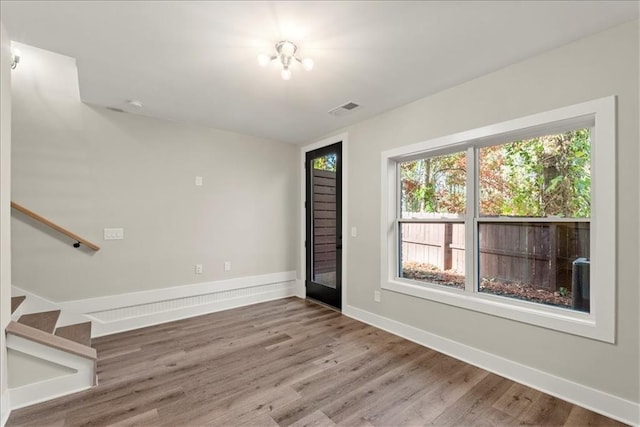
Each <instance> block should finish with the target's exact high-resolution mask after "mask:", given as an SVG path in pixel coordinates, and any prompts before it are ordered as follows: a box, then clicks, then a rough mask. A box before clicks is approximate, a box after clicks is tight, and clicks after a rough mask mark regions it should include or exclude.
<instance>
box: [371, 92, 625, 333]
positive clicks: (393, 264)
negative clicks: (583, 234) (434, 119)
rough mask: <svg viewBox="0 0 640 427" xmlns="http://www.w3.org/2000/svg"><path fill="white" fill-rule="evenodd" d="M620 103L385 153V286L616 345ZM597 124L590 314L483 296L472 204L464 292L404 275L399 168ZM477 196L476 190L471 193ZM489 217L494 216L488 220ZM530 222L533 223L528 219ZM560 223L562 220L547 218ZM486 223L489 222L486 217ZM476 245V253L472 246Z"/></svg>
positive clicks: (602, 102) (471, 175) (470, 175)
mask: <svg viewBox="0 0 640 427" xmlns="http://www.w3.org/2000/svg"><path fill="white" fill-rule="evenodd" d="M615 106H616V98H615V96H609V97H606V98H601V99H596V100H593V101H588V102H584V103H581V104H576V105H571V106H568V107H564V108H559V109H556V110H552V111H547V112H543V113H539V114H534V115H531V116H527V117H522V118H519V119H514V120H509V121H506V122H502V123H498V124H494V125H489V126H485V127H482V128H477V129H473V130H469V131H466V132H461V133H456V134H453V135H447V136H444V137H440V138H435V139H431V140H428V141H424V142H419V143H417V144H412V145H407V146H403V147H399V148H395V149H392V150H388V151H385V152H383V153H382V158H381V171H382V173H381V189H382V194H381V263H380V265H381V271H380V273H381V276H380V277H381V287H382V289H386V290H389V291H394V292H399V293H402V294H406V295H411V296H414V297H419V298H424V299H427V300H431V301H436V302H440V303H444V304H448V305H452V306H455V307H460V308H465V309H469V310H474V311H478V312H481V313H486V314H490V315H494V316H499V317H503V318H507V319H511V320H516V321H520V322H524V323H528V324H532V325H537V326H541V327H545V328H549V329H553V330H557V331H562V332H567V333H570V334H574V335H579V336H583V337H588V338H592V339H596V340H600V341H605V342H609V343H615V339H616V337H615V332H616V331H615V319H616V311H615V297H616V109H615ZM586 127H589V128H591V129H592V132H591V177H592V180H591V219H590V223H591V225H590V261H591V265H590V283H591V286H590V291H591V298H590V312H589V313H584V312H580V311H575V310H571V309H566V308H560V307H554V306H548V305H543V304H539V303H535V302H528V301H522V300H516V299H513V298H508V297H502V296H497V295H492V294H489V293H480V292H477V291H476V288H477V286H476V285H475V283H477V280H478V273H477V269H478V268H477V261H476V260H477V259H478V253H477V251H478V249H477V247H475V246H477V245H476V243H475V242H477V239H476V234H477V230H478V218H479V216H478V215H477V212H476V209H477V203H473V204H474V206H470V205H469V204H467V214H466V216H465V218H463V219H465V220H466V224H467V226H466V230H467V231H466V241H468V242H474V243H472V244H470V245H468V247H469V250H467V251H466V260H467V261H468V262H467V263H466V265H467V267H466V270H467V274H466V277H467V279H466V286H465V289H464V290H460V289H456V288H447V287H444V286H438V285H432V284H428V283H423V282H417V281H414V280H409V279H403V278H400V277H398V271H399V268H398V263H399V248H398V242H399V239H398V232H399V231H398V229H399V227H398V221H397V216H396V215H397V212H398V210H397V209H398V200H399V197H400V194H399V187H400V185H399V176H398V172H397V170H398V166H397V165H398V164H399V163H400V162H404V161H408V160H414V159H419V158H424V157H429V156H437V155H440V154H446V153H452V152H455V151H463V150H473V149H474V148H475V147H483V146H488V145H496V144H501V143H507V142H511V141H515V140H520V139H527V138H533V137H538V136H542V135H549V134H553V133H560V132H564V131H567V130H571V129H579V128H586ZM475 168H476V165H474V164H468V165H467V187H468V192H472V193H473V194H474V196H473V197H472V199H473V200H474V201H475V193H476V192H477V185H478V183H477V180H476V178H475V175H476V174H475ZM468 194H469V193H468ZM488 219H489V218H487V220H488ZM523 221H526V219H523ZM545 221H549V222H552V221H555V218H549V219H545ZM480 222H483V220H482V219H481V220H480ZM471 248H473V249H471Z"/></svg>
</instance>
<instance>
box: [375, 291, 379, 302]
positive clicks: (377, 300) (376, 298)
mask: <svg viewBox="0 0 640 427" xmlns="http://www.w3.org/2000/svg"><path fill="white" fill-rule="evenodd" d="M373 300H374V301H375V302H380V291H373Z"/></svg>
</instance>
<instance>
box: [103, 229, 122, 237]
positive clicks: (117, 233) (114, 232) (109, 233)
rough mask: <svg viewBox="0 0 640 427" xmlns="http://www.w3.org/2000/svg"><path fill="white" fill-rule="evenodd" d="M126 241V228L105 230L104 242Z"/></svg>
mask: <svg viewBox="0 0 640 427" xmlns="http://www.w3.org/2000/svg"><path fill="white" fill-rule="evenodd" d="M122 239H124V228H105V229H104V240H122Z"/></svg>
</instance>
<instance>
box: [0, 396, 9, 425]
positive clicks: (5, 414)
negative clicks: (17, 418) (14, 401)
mask: <svg viewBox="0 0 640 427" xmlns="http://www.w3.org/2000/svg"><path fill="white" fill-rule="evenodd" d="M9 415H11V408H10V406H9V390H5V391H4V393H2V395H1V396H0V427H4V425H5V424H6V423H7V420H8V419H9Z"/></svg>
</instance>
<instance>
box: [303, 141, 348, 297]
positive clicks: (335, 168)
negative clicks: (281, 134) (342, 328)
mask: <svg viewBox="0 0 640 427" xmlns="http://www.w3.org/2000/svg"><path fill="white" fill-rule="evenodd" d="M305 169H306V185H307V191H306V202H305V206H306V215H307V227H306V255H307V262H306V264H307V269H306V270H307V271H306V281H305V285H306V288H307V297H309V298H313V299H315V300H318V301H320V302H323V303H325V304H328V305H331V306H333V307H335V308H337V309H341V308H342V297H341V295H342V280H341V279H342V263H341V260H342V143H341V142H338V143H337V144H333V145H329V146H327V147H323V148H319V149H317V150H314V151H309V152H307V157H306V164H305Z"/></svg>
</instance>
